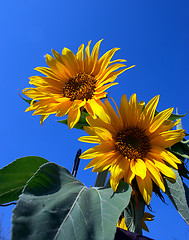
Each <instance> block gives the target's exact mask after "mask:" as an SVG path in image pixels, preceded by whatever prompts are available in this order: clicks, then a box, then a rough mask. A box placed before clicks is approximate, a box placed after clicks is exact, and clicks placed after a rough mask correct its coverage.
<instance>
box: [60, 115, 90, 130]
mask: <svg viewBox="0 0 189 240" xmlns="http://www.w3.org/2000/svg"><path fill="white" fill-rule="evenodd" d="M87 116H89V114H88V113H86V112H84V111H82V113H81V117H80V119H79V122H78V123H77V124H76V125H75V126H74V128H77V129H81V130H84V129H83V127H84V126H89V124H88V123H87V121H86V117H87ZM58 122H59V123H63V124H66V125H68V122H67V119H65V120H60V121H58Z"/></svg>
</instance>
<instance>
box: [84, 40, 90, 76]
mask: <svg viewBox="0 0 189 240" xmlns="http://www.w3.org/2000/svg"><path fill="white" fill-rule="evenodd" d="M90 44H91V41H89V42H88V45H87V47H86V48H85V59H84V71H85V72H86V73H90V72H91V70H92V69H91V64H90V63H91V61H90Z"/></svg>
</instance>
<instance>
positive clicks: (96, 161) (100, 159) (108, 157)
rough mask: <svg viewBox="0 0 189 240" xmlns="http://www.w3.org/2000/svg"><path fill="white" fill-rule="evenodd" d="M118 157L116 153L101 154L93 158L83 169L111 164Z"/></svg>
mask: <svg viewBox="0 0 189 240" xmlns="http://www.w3.org/2000/svg"><path fill="white" fill-rule="evenodd" d="M117 156H118V153H117V152H116V151H111V152H109V153H107V154H102V155H99V156H97V157H94V158H93V159H92V160H91V161H90V162H89V163H88V164H87V166H86V167H85V169H88V168H91V167H101V166H102V165H104V163H105V164H106V165H107V164H108V165H109V164H111V163H112V162H113V161H114V160H115V159H116V158H117Z"/></svg>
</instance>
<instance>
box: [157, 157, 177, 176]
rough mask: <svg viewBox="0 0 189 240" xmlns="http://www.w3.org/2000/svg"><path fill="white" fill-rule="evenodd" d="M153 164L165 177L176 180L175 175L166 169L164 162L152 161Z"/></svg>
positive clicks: (169, 169)
mask: <svg viewBox="0 0 189 240" xmlns="http://www.w3.org/2000/svg"><path fill="white" fill-rule="evenodd" d="M153 162H154V163H155V166H156V168H158V169H159V170H160V171H161V172H162V173H163V174H164V175H165V176H167V177H168V178H172V179H174V180H176V175H175V173H174V172H173V170H172V169H171V168H170V167H168V166H167V165H166V164H165V162H163V161H157V160H155V159H153Z"/></svg>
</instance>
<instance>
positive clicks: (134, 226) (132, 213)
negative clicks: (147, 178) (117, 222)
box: [124, 196, 145, 234]
mask: <svg viewBox="0 0 189 240" xmlns="http://www.w3.org/2000/svg"><path fill="white" fill-rule="evenodd" d="M144 209H145V202H144V200H143V199H142V198H141V197H140V198H139V199H138V208H137V207H136V202H135V199H134V197H133V196H132V197H131V200H130V203H129V205H128V206H127V208H126V209H125V210H124V216H125V224H126V226H127V228H128V230H129V231H130V232H135V233H138V234H142V227H141V221H142V218H143V216H144Z"/></svg>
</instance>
